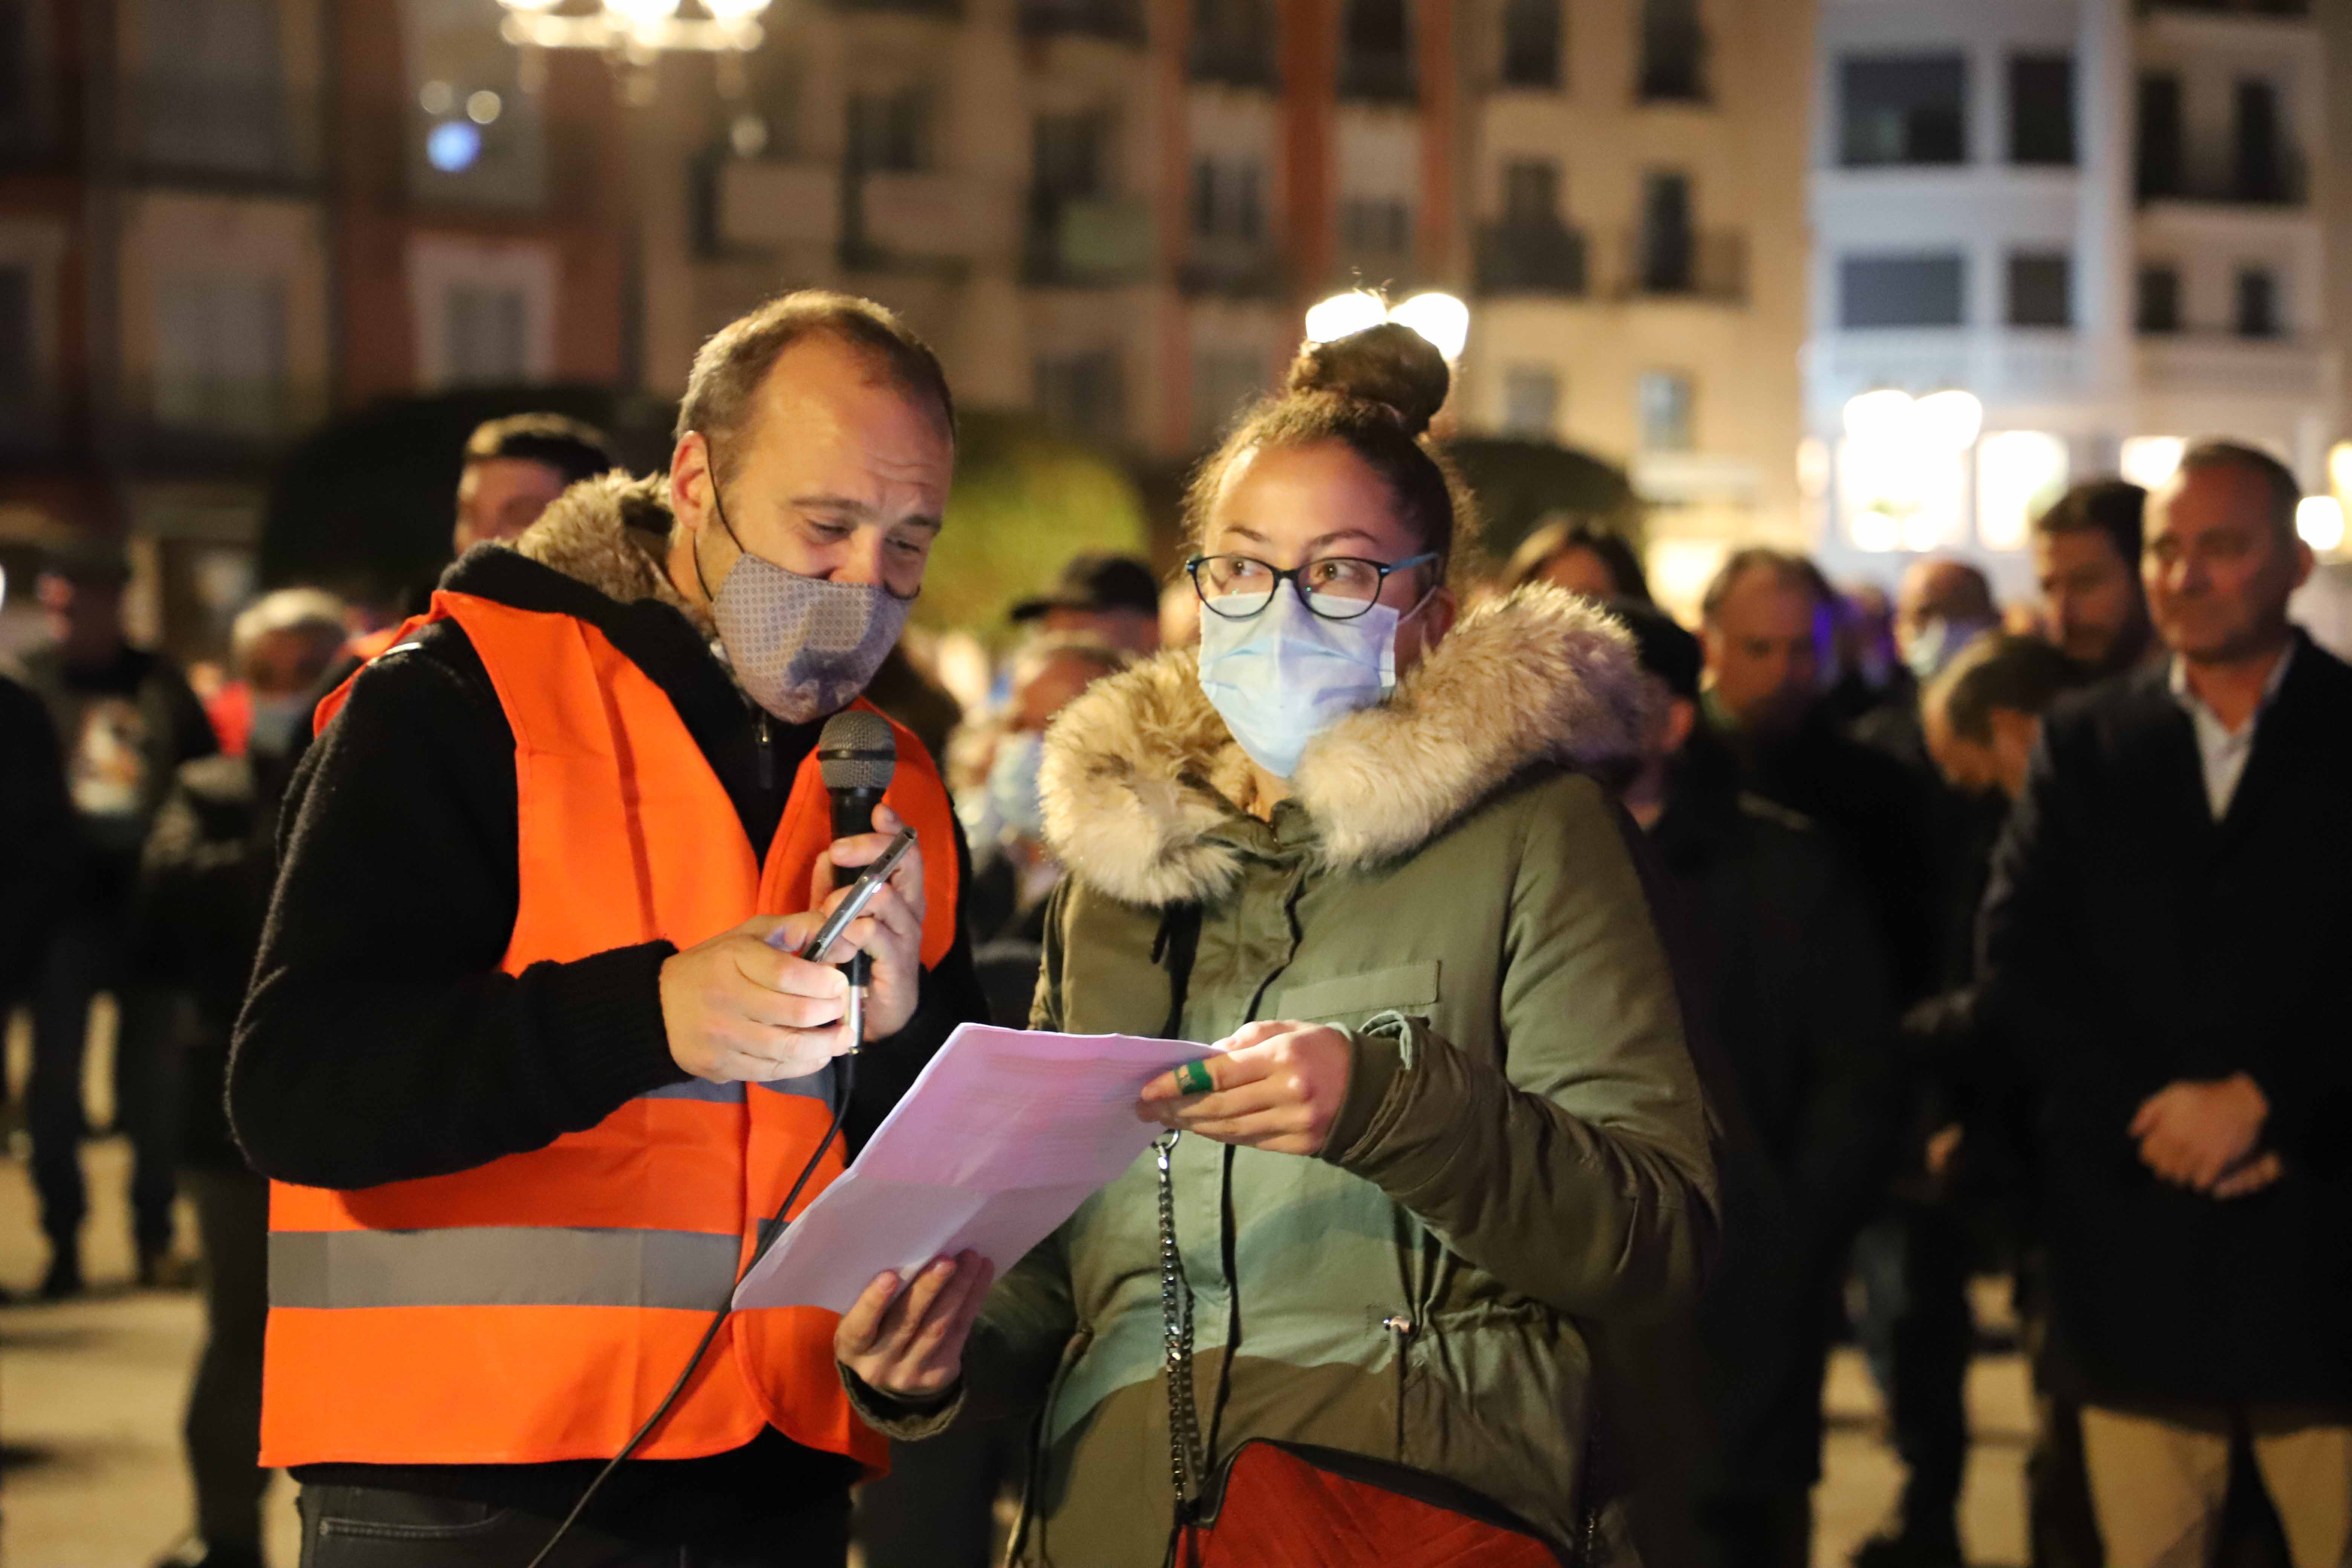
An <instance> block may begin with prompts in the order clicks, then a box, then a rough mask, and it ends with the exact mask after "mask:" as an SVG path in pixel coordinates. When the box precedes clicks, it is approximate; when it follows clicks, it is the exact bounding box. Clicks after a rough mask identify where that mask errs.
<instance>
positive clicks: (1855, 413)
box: [1845, 386, 1911, 441]
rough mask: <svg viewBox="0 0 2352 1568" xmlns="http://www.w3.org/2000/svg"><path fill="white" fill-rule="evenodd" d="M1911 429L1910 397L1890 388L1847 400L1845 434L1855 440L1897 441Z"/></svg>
mask: <svg viewBox="0 0 2352 1568" xmlns="http://www.w3.org/2000/svg"><path fill="white" fill-rule="evenodd" d="M1910 426H1911V395H1910V394H1909V393H1907V392H1903V391H1899V390H1897V389H1895V388H1894V387H1891V386H1885V387H1881V388H1879V389H1878V390H1877V391H1876V392H1865V393H1863V394H1861V395H1859V396H1855V397H1851V398H1848V399H1847V400H1846V405H1845V433H1846V436H1847V437H1848V438H1849V439H1851V440H1855V441H1897V440H1901V439H1903V437H1904V435H1905V433H1906V431H1907V430H1908V429H1909V428H1910Z"/></svg>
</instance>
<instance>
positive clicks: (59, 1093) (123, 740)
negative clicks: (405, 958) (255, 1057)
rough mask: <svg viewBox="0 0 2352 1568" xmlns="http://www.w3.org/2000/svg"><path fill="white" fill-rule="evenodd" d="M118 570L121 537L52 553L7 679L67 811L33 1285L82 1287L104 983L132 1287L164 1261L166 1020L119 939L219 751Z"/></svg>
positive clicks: (41, 1063)
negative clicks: (29, 706)
mask: <svg viewBox="0 0 2352 1568" xmlns="http://www.w3.org/2000/svg"><path fill="white" fill-rule="evenodd" d="M130 579H131V568H130V565H129V563H127V562H126V561H125V559H124V558H123V554H122V551H121V546H119V545H117V544H114V543H112V542H101V541H97V540H89V541H85V542H79V543H77V544H75V545H73V546H70V547H68V548H67V549H64V550H60V551H58V552H55V553H54V554H52V555H51V556H50V557H49V559H48V560H47V562H46V563H45V564H44V565H43V568H42V571H41V575H40V579H39V582H38V584H37V586H36V589H35V592H36V594H37V596H38V598H39V600H40V605H41V610H42V614H43V618H44V620H45V621H46V622H47V632H48V637H47V640H46V641H44V642H42V643H41V644H40V645H38V646H37V647H34V648H32V649H31V650H30V651H28V652H27V653H26V655H25V656H24V658H23V664H22V678H23V679H24V682H25V684H26V686H28V687H30V688H31V689H33V691H34V692H35V693H37V695H38V696H39V697H40V699H41V700H42V701H43V703H44V704H46V705H47V708H48V710H49V719H50V722H51V723H52V724H53V725H54V726H55V728H56V731H57V734H58V743H59V746H60V749H61V751H62V753H63V758H64V763H65V771H66V786H67V793H68V795H69V796H70V797H71V799H72V802H73V807H74V843H73V851H74V855H73V858H74V862H75V864H74V868H73V874H72V876H71V878H70V879H69V880H68V886H67V887H66V888H65V889H62V891H61V896H60V897H59V898H58V901H57V903H56V904H55V905H54V906H53V908H52V909H51V910H50V911H49V921H50V923H49V928H48V932H47V941H46V942H45V943H44V946H43V951H42V953H41V956H40V959H39V960H38V963H37V978H36V980H35V982H34V985H33V1073H32V1080H31V1082H30V1084H29V1085H28V1086H27V1089H26V1102H27V1104H26V1111H27V1115H28V1118H29V1121H30V1127H31V1131H32V1136H33V1184H34V1186H35V1188H36V1189H37V1191H38V1193H39V1194H40V1203H41V1229H42V1231H43V1233H44V1234H45V1235H46V1236H47V1238H48V1243H49V1265H48V1271H47V1274H46V1275H45V1276H44V1277H43V1279H42V1282H41V1292H42V1294H43V1295H45V1296H47V1297H50V1298H52V1299H55V1298H58V1297H64V1296H70V1295H73V1294H75V1293H76V1292H77V1291H79V1289H81V1286H82V1271H81V1225H82V1219H83V1217H84V1215H85V1214H86V1213H87V1211H88V1207H89V1200H88V1194H87V1189H86V1186H85V1184H84V1182H83V1178H82V1169H81V1148H80V1144H81V1139H82V1134H83V1131H84V1127H83V1116H84V1111H83V1106H82V1054H83V1050H84V1048H85V1047H86V1045H87V1043H88V1029H89V1004H90V999H91V997H93V996H94V995H96V994H98V993H99V992H101V991H108V992H111V993H113V994H114V997H115V1000H116V1003H117V1005H118V1007H119V1009H120V1011H119V1014H118V1023H117V1026H116V1035H115V1054H114V1078H115V1106H116V1111H115V1117H116V1121H117V1123H118V1125H119V1126H120V1127H121V1130H122V1131H126V1132H128V1133H129V1134H130V1136H131V1152H132V1174H131V1215H132V1235H133V1239H134V1240H135V1242H136V1243H137V1247H138V1258H139V1278H140V1280H141V1282H142V1284H158V1283H163V1282H164V1281H165V1278H166V1276H167V1274H168V1273H169V1271H170V1268H171V1257H172V1240H173V1222H172V1196H173V1150H172V1129H173V1122H174V1119H175V1116H176V1113H177V1110H176V1102H175V1100H174V1097H173V1087H172V1078H171V1059H170V1057H169V1055H168V1053H167V1052H166V1050H165V1049H164V1047H165V1045H166V1043H167V1042H166V1041H165V1039H164V1037H163V1027H164V1025H165V1019H164V1018H163V1016H162V1014H161V1012H160V1010H159V1008H160V1005H159V1002H158V999H157V997H156V995H155V994H154V992H153V988H152V986H150V985H149V984H146V981H145V977H144V976H143V975H142V974H141V973H139V971H138V965H137V964H136V963H135V962H134V959H133V954H132V952H131V905H132V895H133V890H134V889H135V888H136V885H137V881H138V874H139V850H140V847H141V846H142V844H144V843H145V842H146V838H147V831H148V828H149V827H150V826H152V823H153V821H154V817H155V812H156V809H157V808H158V807H159V806H161V805H163V796H164V794H165V792H166V791H168V790H169V789H170V787H171V784H172V779H173V774H174V773H177V772H178V770H179V767H180V764H181V763H185V762H188V761H190V760H192V759H194V758H196V757H201V756H208V755H210V754H211V753H212V752H215V751H216V750H218V748H219V742H218V740H217V738H216V737H215V734H214V732H213V727H212V722H211V721H210V720H208V719H206V718H205V710H204V705H203V704H202V703H200V702H198V701H197V700H196V696H195V693H194V692H193V691H191V690H190V689H188V683H187V680H186V679H185V678H184V676H182V674H181V673H180V670H179V668H178V666H176V665H174V664H173V662H172V661H171V659H169V658H166V657H164V656H163V654H160V653H157V652H154V651H152V650H151V649H147V648H141V647H132V646H131V642H130V639H129V638H128V637H127V636H126V635H125V633H124V630H123V620H122V596H123V590H124V589H125V588H126V587H127V586H128V585H129V584H130Z"/></svg>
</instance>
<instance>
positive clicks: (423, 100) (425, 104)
mask: <svg viewBox="0 0 2352 1568" xmlns="http://www.w3.org/2000/svg"><path fill="white" fill-rule="evenodd" d="M416 107H417V108H419V109H421V110H425V113H427V114H430V115H432V116H434V117H435V118H436V119H438V118H440V117H441V116H442V115H444V114H446V113H448V112H449V111H450V110H453V109H455V108H457V89H456V88H454V87H451V86H450V85H449V84H448V83H447V82H446V81H428V82H426V83H425V86H424V87H423V88H422V89H419V90H418V92H417V94H416Z"/></svg>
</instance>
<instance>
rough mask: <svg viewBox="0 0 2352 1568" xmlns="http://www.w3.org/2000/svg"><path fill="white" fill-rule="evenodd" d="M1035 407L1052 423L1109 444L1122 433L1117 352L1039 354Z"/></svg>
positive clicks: (1124, 400)
mask: <svg viewBox="0 0 2352 1568" xmlns="http://www.w3.org/2000/svg"><path fill="white" fill-rule="evenodd" d="M1037 412H1038V413H1039V414H1041V415H1043V416H1045V422H1046V423H1047V424H1049V425H1052V426H1055V428H1056V429H1060V430H1064V431H1066V432H1068V433H1069V434H1070V435H1073V436H1076V437H1079V438H1080V439H1082V440H1088V441H1097V442H1100V443H1102V444H1103V445H1105V446H1113V445H1116V444H1118V442H1119V441H1121V440H1123V439H1124V438H1125V437H1126V435H1127V395H1126V387H1125V384H1124V382H1123V379H1122V377H1121V376H1120V374H1119V365H1118V351H1117V350H1116V349H1097V350H1094V351H1092V352H1089V353H1074V354H1045V355H1042V356H1040V357H1039V359H1038V361H1037Z"/></svg>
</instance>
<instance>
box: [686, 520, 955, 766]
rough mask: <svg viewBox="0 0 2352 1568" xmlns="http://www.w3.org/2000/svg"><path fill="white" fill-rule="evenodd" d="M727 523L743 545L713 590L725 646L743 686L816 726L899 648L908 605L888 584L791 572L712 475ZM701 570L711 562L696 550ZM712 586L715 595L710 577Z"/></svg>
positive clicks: (794, 719)
mask: <svg viewBox="0 0 2352 1568" xmlns="http://www.w3.org/2000/svg"><path fill="white" fill-rule="evenodd" d="M710 495H711V501H712V507H713V510H716V511H717V512H718V514H719V527H721V528H724V529H725V530H727V537H728V538H730V539H732V540H734V541H735V548H736V549H737V551H739V552H740V553H739V554H738V555H737V556H736V558H735V564H734V565H733V566H731V567H730V568H728V571H727V576H726V579H725V580H724V581H723V582H721V583H720V584H719V592H718V593H716V594H714V595H710V615H711V618H712V619H713V620H714V621H716V622H717V623H718V625H719V646H720V647H724V648H725V649H726V650H727V662H728V663H729V664H730V665H731V666H732V667H733V668H734V670H735V679H737V680H738V681H740V682H741V683H742V687H743V689H744V690H745V691H746V692H747V693H749V694H750V696H751V700H752V701H754V702H757V703H758V704H759V705H760V706H761V707H762V708H764V709H766V710H768V711H769V712H771V713H772V714H774V715H775V716H776V717H777V718H779V719H782V721H784V722H785V723H787V724H806V723H808V722H810V721H813V720H816V719H821V718H823V717H824V715H826V714H828V713H834V712H838V711H839V710H842V709H844V708H846V707H848V706H849V704H850V703H851V701H852V700H855V699H856V696H857V694H858V693H859V692H861V691H863V690H865V689H866V682H868V681H870V680H872V679H874V672H875V671H876V670H877V669H879V668H882V661H883V660H884V659H885V658H888V657H889V654H890V650H891V649H892V648H893V647H897V646H898V634H899V633H900V632H902V631H904V630H905V629H906V626H907V606H908V605H909V604H911V603H913V601H912V600H910V599H902V598H900V597H898V595H896V594H893V593H891V592H890V591H889V590H888V589H887V588H884V587H882V586H880V585H879V584H866V583H828V582H826V581H825V580H824V578H822V577H803V576H802V575H801V574H799V573H797V572H787V571H785V570H784V569H783V568H782V567H781V566H779V565H777V564H776V563H774V562H772V561H763V560H761V558H760V557H759V556H757V555H754V554H752V553H751V552H750V551H748V550H745V549H743V542H742V540H740V539H739V538H737V537H736V533H735V528H734V525H733V524H731V523H730V522H729V521H727V510H726V508H725V506H724V505H722V504H720V503H719V484H718V480H717V479H716V478H714V479H712V481H711V486H710ZM694 569H695V571H696V572H697V573H698V574H699V573H700V572H701V570H702V556H701V553H700V552H696V555H695V561H694ZM703 591H704V592H705V593H706V594H709V581H708V579H705V581H704V584H703Z"/></svg>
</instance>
